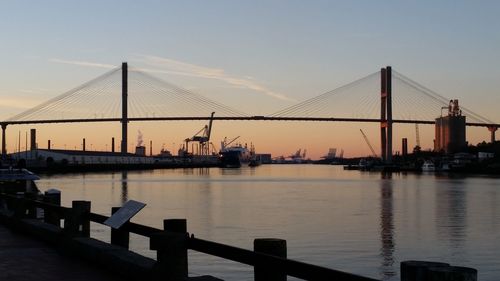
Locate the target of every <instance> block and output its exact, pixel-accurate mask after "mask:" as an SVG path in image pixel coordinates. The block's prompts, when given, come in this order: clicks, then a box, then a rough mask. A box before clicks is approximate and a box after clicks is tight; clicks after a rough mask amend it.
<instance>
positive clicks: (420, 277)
mask: <svg viewBox="0 0 500 281" xmlns="http://www.w3.org/2000/svg"><path fill="white" fill-rule="evenodd" d="M449 266H450V264H448V263H443V262H430V261H403V262H401V281H428V279H427V274H428V270H429V268H431V267H432V268H441V267H443V268H444V267H449Z"/></svg>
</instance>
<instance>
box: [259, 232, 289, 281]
mask: <svg viewBox="0 0 500 281" xmlns="http://www.w3.org/2000/svg"><path fill="white" fill-rule="evenodd" d="M253 250H254V251H255V252H260V253H263V254H268V255H272V256H277V257H280V258H286V240H283V239H275V238H260V239H255V240H254V241H253ZM254 280H255V281H265V280H277V281H286V272H284V271H283V270H280V269H278V268H273V267H272V266H269V265H266V264H256V265H255V267H254Z"/></svg>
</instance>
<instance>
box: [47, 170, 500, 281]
mask: <svg viewBox="0 0 500 281" xmlns="http://www.w3.org/2000/svg"><path fill="white" fill-rule="evenodd" d="M38 186H39V188H40V189H41V190H42V191H45V190H47V189H49V188H57V189H59V190H61V192H62V203H63V205H64V206H71V201H72V200H89V201H92V212H96V213H101V214H106V215H109V214H110V209H111V207H112V206H121V205H122V204H123V202H125V201H127V200H130V199H133V200H137V201H141V202H144V203H146V204H147V206H146V207H145V208H144V209H143V210H142V211H141V212H140V213H139V214H137V215H136V216H135V217H134V218H133V219H132V221H133V222H137V223H141V224H146V225H150V226H154V227H157V228H161V227H162V220H163V219H165V218H186V219H187V221H188V231H189V232H190V233H193V234H195V236H196V237H198V238H202V239H208V240H213V241H217V242H222V243H225V244H229V245H233V246H238V247H242V248H246V249H252V248H253V239H254V238H266V237H271V238H282V239H286V240H287V245H288V257H289V258H291V259H295V260H299V261H305V262H309V263H313V264H317V265H321V266H326V267H330V268H334V269H337V270H342V271H347V272H350V273H355V274H360V275H364V276H369V277H372V278H377V279H381V280H399V263H400V262H401V261H404V260H429V261H440V262H447V263H450V264H452V265H459V266H468V267H473V268H476V269H478V271H479V280H482V281H488V280H491V281H493V280H498V278H499V276H500V242H499V241H500V179H499V178H492V177H486V176H484V177H483V176H474V177H470V176H469V177H465V176H449V175H437V174H436V175H435V174H413V173H409V174H403V173H393V174H391V175H388V176H387V175H386V176H382V175H381V174H380V173H369V172H359V171H344V170H343V169H342V167H340V166H330V165H263V166H259V167H256V168H241V169H220V168H204V169H172V170H154V171H129V172H109V173H92V174H66V175H54V176H42V179H41V180H40V181H39V182H38ZM91 235H92V236H93V237H95V238H97V239H101V240H104V241H109V239H110V238H109V235H110V232H109V229H107V228H105V227H103V226H100V225H97V224H92V233H91ZM130 247H131V249H132V250H134V251H136V252H139V253H141V254H144V255H147V256H150V257H155V253H154V252H152V251H150V250H149V249H148V247H149V242H148V241H147V240H146V239H144V238H142V237H140V236H135V235H132V236H131V244H130ZM189 255H190V256H189V258H190V260H189V266H190V268H189V270H190V275H204V274H209V275H213V276H216V277H219V278H222V279H225V280H253V269H252V268H251V267H249V266H245V265H240V264H237V263H233V262H229V261H225V260H222V259H219V258H214V257H210V256H207V255H204V254H200V253H196V252H190V253H189Z"/></svg>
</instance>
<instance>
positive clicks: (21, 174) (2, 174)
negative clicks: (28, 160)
mask: <svg viewBox="0 0 500 281" xmlns="http://www.w3.org/2000/svg"><path fill="white" fill-rule="evenodd" d="M38 179H40V177H38V176H37V175H35V174H33V173H32V172H30V171H28V170H26V169H13V168H9V169H0V193H9V194H16V193H17V192H26V193H39V190H38V188H37V187H36V184H35V182H34V181H35V180H38Z"/></svg>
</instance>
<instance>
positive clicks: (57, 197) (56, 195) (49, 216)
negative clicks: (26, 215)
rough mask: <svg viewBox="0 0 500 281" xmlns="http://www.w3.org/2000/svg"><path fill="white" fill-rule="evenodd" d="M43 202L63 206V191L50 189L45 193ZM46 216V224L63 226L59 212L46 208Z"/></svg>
mask: <svg viewBox="0 0 500 281" xmlns="http://www.w3.org/2000/svg"><path fill="white" fill-rule="evenodd" d="M43 202H45V203H49V204H52V205H57V206H61V191H59V190H57V189H49V190H47V191H45V193H44V197H43ZM43 213H44V216H43V221H44V222H46V223H50V224H53V225H56V226H59V227H60V226H61V217H60V216H59V214H58V212H54V211H53V210H51V209H50V208H44V210H43Z"/></svg>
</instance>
